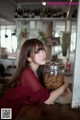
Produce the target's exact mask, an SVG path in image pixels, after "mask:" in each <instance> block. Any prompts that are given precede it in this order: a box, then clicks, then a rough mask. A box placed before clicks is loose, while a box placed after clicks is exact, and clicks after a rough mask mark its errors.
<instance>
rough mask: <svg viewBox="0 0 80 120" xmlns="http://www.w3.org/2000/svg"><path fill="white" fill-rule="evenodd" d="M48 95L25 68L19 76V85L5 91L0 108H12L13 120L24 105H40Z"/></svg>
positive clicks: (0, 100)
mask: <svg viewBox="0 0 80 120" xmlns="http://www.w3.org/2000/svg"><path fill="white" fill-rule="evenodd" d="M49 95H50V92H49V91H48V90H47V89H46V88H44V87H43V86H42V85H41V84H40V82H39V80H38V78H37V77H36V76H35V74H34V72H33V71H32V70H31V69H29V68H27V69H25V70H24V71H23V73H22V75H21V78H20V84H19V85H18V86H17V87H15V88H11V89H9V90H7V91H6V93H5V95H4V97H3V98H2V99H0V108H12V117H13V120H15V117H16V115H17V114H18V113H19V111H20V110H21V108H22V107H23V106H24V105H26V104H27V105H40V104H42V103H44V101H45V100H47V99H48V98H49Z"/></svg>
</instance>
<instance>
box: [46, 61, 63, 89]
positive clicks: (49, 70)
mask: <svg viewBox="0 0 80 120" xmlns="http://www.w3.org/2000/svg"><path fill="white" fill-rule="evenodd" d="M44 83H45V86H46V87H47V88H48V89H49V90H55V89H57V88H58V87H60V86H61V85H63V83H64V65H63V64H60V63H57V62H48V63H46V65H45V66H44Z"/></svg>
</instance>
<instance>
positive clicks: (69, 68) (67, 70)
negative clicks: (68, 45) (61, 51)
mask: <svg viewBox="0 0 80 120" xmlns="http://www.w3.org/2000/svg"><path fill="white" fill-rule="evenodd" d="M70 70H71V63H70V59H69V58H67V63H66V72H67V73H70Z"/></svg>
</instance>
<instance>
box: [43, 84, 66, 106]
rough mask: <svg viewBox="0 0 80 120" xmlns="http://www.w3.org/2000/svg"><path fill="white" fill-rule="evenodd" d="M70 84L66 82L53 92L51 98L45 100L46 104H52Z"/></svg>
mask: <svg viewBox="0 0 80 120" xmlns="http://www.w3.org/2000/svg"><path fill="white" fill-rule="evenodd" d="M67 87H68V84H67V83H65V84H64V85H62V86H61V87H59V88H58V89H56V90H54V91H52V92H51V94H50V96H49V98H48V99H47V100H46V101H45V102H44V103H45V104H51V103H52V102H55V100H56V99H57V98H58V97H59V96H60V95H61V94H62V93H63V92H64V91H65V89H67Z"/></svg>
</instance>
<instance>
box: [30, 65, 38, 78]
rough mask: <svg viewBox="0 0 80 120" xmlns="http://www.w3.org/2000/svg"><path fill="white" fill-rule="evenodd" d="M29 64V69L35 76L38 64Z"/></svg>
mask: <svg viewBox="0 0 80 120" xmlns="http://www.w3.org/2000/svg"><path fill="white" fill-rule="evenodd" d="M30 66H31V69H32V71H33V72H34V74H35V75H36V76H37V69H38V67H39V65H37V64H34V63H31V64H30ZM37 77H38V76H37Z"/></svg>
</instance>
